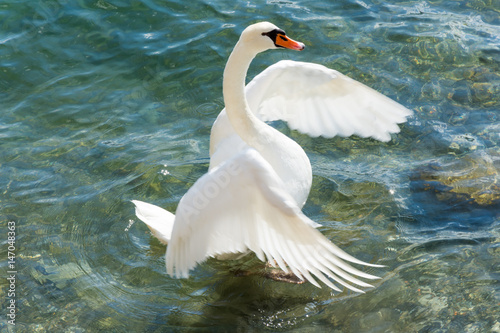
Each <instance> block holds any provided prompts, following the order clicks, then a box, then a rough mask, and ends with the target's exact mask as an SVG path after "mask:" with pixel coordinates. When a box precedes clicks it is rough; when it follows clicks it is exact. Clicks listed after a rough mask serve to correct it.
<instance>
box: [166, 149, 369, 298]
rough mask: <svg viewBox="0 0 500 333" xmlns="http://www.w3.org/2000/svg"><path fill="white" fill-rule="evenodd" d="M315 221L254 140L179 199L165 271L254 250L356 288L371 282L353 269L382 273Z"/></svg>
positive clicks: (182, 273) (302, 272)
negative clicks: (329, 236) (336, 241)
mask: <svg viewBox="0 0 500 333" xmlns="http://www.w3.org/2000/svg"><path fill="white" fill-rule="evenodd" d="M314 224H315V223H314V222H312V221H311V220H309V219H308V218H307V217H306V216H305V215H304V214H303V213H302V212H301V210H300V209H299V207H298V206H297V204H296V203H295V201H294V199H293V198H292V197H291V196H290V195H289V194H288V193H287V192H286V191H285V190H284V184H283V182H282V181H281V179H280V177H278V175H277V174H276V173H275V171H274V170H273V169H272V167H271V166H270V165H269V163H268V162H267V161H266V160H264V158H263V157H262V156H261V155H260V154H259V153H258V152H257V151H256V150H254V149H253V148H248V149H245V150H244V151H243V152H241V153H240V154H238V155H236V156H234V157H233V158H231V159H230V160H228V161H226V162H224V163H223V164H221V165H219V166H217V167H215V168H213V169H211V170H210V171H209V172H208V173H207V174H205V175H204V176H203V177H201V178H200V179H199V180H198V181H197V182H196V183H195V184H194V185H193V186H192V187H191V188H190V190H189V191H188V192H187V193H186V195H185V196H184V197H183V198H182V199H181V201H180V203H179V206H178V208H177V211H176V221H175V225H174V229H173V231H172V239H171V241H170V242H169V246H168V248H167V254H166V266H167V273H168V274H169V275H171V276H175V277H188V276H189V271H190V270H191V269H193V268H194V267H195V266H196V265H197V264H198V263H201V262H203V261H204V260H206V259H207V258H208V257H215V256H218V255H222V254H228V253H245V252H247V251H248V250H250V251H253V252H254V253H255V254H256V255H257V257H258V258H259V259H261V260H262V261H269V262H271V263H274V262H276V263H277V265H278V266H279V267H280V268H281V269H282V270H283V271H285V272H288V271H289V270H291V271H292V272H293V273H295V274H296V275H297V276H298V277H300V278H301V279H306V280H308V281H310V282H311V283H313V284H314V285H316V286H318V287H319V286H320V285H319V284H318V283H317V281H316V280H315V278H314V277H313V276H312V275H314V276H316V277H317V278H318V279H319V280H320V281H322V282H324V283H325V284H326V285H328V286H329V287H331V288H333V289H335V290H338V288H337V287H336V286H335V285H334V284H333V283H332V282H331V280H330V279H332V280H334V281H337V282H338V283H340V284H342V285H344V286H347V287H348V288H350V289H352V290H355V291H360V290H359V289H357V288H356V287H353V286H351V285H350V284H349V283H354V284H357V285H360V286H363V287H366V286H369V285H368V284H367V283H365V282H363V281H361V280H359V279H358V278H356V277H355V276H358V277H363V278H368V279H375V278H377V277H375V276H372V275H369V274H366V273H363V272H361V271H359V270H358V269H356V268H354V267H352V266H351V265H349V264H347V263H346V262H345V261H350V262H354V263H357V264H361V265H369V266H377V265H373V264H367V263H364V262H362V261H360V260H357V259H356V258H354V257H352V256H350V255H348V254H347V253H345V252H344V251H342V250H341V249H339V248H338V247H337V246H335V245H334V244H332V243H331V242H330V241H329V240H328V239H327V238H326V237H325V236H324V235H322V234H321V233H320V232H319V231H318V230H317V229H315V228H314V227H313V225H314ZM344 260H345V261H344ZM348 282H349V283H348Z"/></svg>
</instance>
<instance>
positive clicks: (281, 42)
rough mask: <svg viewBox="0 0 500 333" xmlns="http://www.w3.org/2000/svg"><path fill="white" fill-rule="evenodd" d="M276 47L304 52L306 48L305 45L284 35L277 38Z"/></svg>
mask: <svg viewBox="0 0 500 333" xmlns="http://www.w3.org/2000/svg"><path fill="white" fill-rule="evenodd" d="M276 45H278V46H281V47H284V48H287V49H291V50H297V51H302V50H303V49H304V47H305V45H304V44H302V43H301V42H297V41H294V40H293V39H291V38H288V37H287V36H286V35H283V34H278V35H277V36H276Z"/></svg>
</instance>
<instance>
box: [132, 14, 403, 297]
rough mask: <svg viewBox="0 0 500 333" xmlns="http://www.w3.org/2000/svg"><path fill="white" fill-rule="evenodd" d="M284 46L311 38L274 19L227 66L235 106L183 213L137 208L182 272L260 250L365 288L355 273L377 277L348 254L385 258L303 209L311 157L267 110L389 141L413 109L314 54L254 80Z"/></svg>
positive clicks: (254, 31)
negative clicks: (361, 250) (259, 59)
mask: <svg viewBox="0 0 500 333" xmlns="http://www.w3.org/2000/svg"><path fill="white" fill-rule="evenodd" d="M281 47H285V48H290V49H296V50H302V49H303V48H304V45H303V44H301V43H299V42H295V41H293V40H291V39H290V38H288V37H287V36H286V34H285V33H284V32H283V31H282V30H280V29H279V28H277V27H276V26H275V25H273V24H271V23H267V22H263V23H257V24H254V25H251V26H249V27H248V28H247V29H245V30H244V31H243V33H242V34H241V37H240V40H239V41H238V43H237V44H236V46H235V48H234V50H233V52H232V53H231V56H230V57H229V60H228V62H227V65H226V69H225V71H224V83H223V93H224V102H225V105H226V109H225V110H223V111H222V112H221V114H220V115H219V117H218V118H217V120H216V122H215V123H214V126H213V128H212V134H211V143H210V153H211V160H210V169H209V172H208V173H207V174H205V175H204V176H203V177H201V178H200V179H199V180H198V181H197V182H196V183H195V184H194V185H193V187H191V188H190V189H189V191H188V192H187V193H186V194H185V195H184V197H183V198H182V199H181V201H180V202H179V206H178V208H177V211H176V215H175V216H174V215H173V214H171V213H169V212H167V211H165V210H163V209H162V208H159V207H156V206H154V205H151V204H147V203H144V202H141V201H133V203H134V204H135V205H136V215H137V217H138V218H139V219H141V220H142V221H144V222H145V223H146V224H147V225H148V227H149V228H150V229H151V231H152V232H153V234H154V235H155V236H156V237H157V238H158V239H159V240H160V241H162V242H163V243H165V244H167V243H168V247H167V253H166V266H167V273H168V274H170V275H172V276H175V277H187V276H188V275H189V271H190V270H191V269H192V268H194V267H195V266H196V264H197V263H200V262H202V261H204V260H206V259H207V258H208V257H220V256H224V255H226V254H234V253H245V252H248V251H253V252H255V254H256V255H257V256H258V258H259V259H261V260H262V261H267V262H269V263H271V264H272V265H274V264H275V263H276V264H277V265H278V266H279V267H280V268H281V269H282V270H283V271H284V272H289V271H291V272H292V273H294V274H295V275H296V276H297V277H299V278H300V279H302V280H304V279H306V280H308V281H310V282H311V283H313V284H314V285H316V286H318V287H320V285H319V284H318V283H317V281H316V280H315V279H314V278H313V276H312V275H311V273H312V274H314V275H315V276H316V277H317V278H318V279H320V280H321V281H322V282H323V283H325V284H326V285H328V286H329V287H331V288H332V289H335V290H339V289H338V288H337V287H336V286H335V285H334V284H333V283H332V282H331V281H330V280H329V279H328V278H331V279H333V280H335V281H337V282H338V283H340V284H342V285H344V286H346V287H347V288H349V289H352V290H355V291H358V292H362V291H361V290H359V289H358V288H356V287H354V286H352V285H350V284H348V283H347V282H346V281H349V282H351V283H354V284H357V285H359V286H362V287H368V286H370V285H369V284H367V283H365V282H363V281H361V280H359V279H358V278H356V277H354V276H359V277H363V278H367V279H375V278H377V277H375V276H373V275H369V274H366V273H363V272H361V271H359V270H357V269H355V268H353V267H352V266H350V265H348V264H346V263H345V262H344V261H342V259H343V260H346V261H350V262H354V263H357V264H362V265H369V266H377V265H373V264H367V263H364V262H362V261H359V260H357V259H355V258H353V257H352V256H350V255H348V254H346V253H345V252H343V251H342V250H340V249H339V248H338V247H336V246H335V245H334V244H332V243H331V242H330V241H329V240H328V239H327V238H325V237H324V236H323V235H322V234H321V233H320V232H319V231H317V230H316V229H315V227H316V226H318V225H317V224H316V223H315V222H313V221H311V220H310V219H308V218H307V217H306V216H305V215H304V214H303V213H302V212H301V210H300V208H301V207H302V206H303V204H304V203H305V201H306V199H307V195H308V193H309V190H310V187H311V180H312V171H311V165H310V162H309V159H308V158H307V155H306V154H305V152H304V151H303V149H302V148H301V147H300V146H299V145H298V144H297V143H296V142H294V141H293V140H291V139H290V138H288V137H286V136H285V135H283V134H282V133H280V132H278V131H277V130H275V129H274V128H272V127H270V126H268V125H267V124H265V123H264V122H263V121H262V120H261V119H263V120H274V119H283V120H285V121H287V122H288V123H289V125H290V126H291V127H292V128H294V129H298V130H300V131H303V132H305V133H308V134H311V135H323V136H334V135H344V136H347V135H352V134H357V135H360V136H371V137H374V138H376V139H379V140H384V141H387V140H389V139H390V133H396V132H398V131H399V128H398V126H397V123H401V122H404V121H405V120H406V117H407V116H409V115H410V114H411V113H410V112H409V111H408V110H407V109H405V108H404V107H402V106H401V105H399V104H397V103H396V102H394V101H392V100H390V99H388V98H387V97H385V96H383V95H381V94H379V93H377V92H375V91H373V90H372V89H370V88H368V87H366V86H364V85H362V84H360V83H358V82H356V81H354V80H351V79H349V78H347V77H345V76H343V75H342V74H340V73H338V72H336V71H332V70H330V69H327V68H325V67H323V66H320V65H315V64H309V63H299V62H291V61H285V62H279V63H278V64H276V65H273V66H271V67H270V68H268V69H267V70H265V71H264V72H263V73H261V74H260V75H259V76H257V77H256V78H255V79H254V80H253V81H252V82H251V83H250V84H249V85H248V86H247V88H246V90H245V77H246V73H247V70H248V67H249V65H250V63H251V61H252V59H253V58H254V57H255V56H256V55H257V54H258V53H259V52H262V51H265V50H268V49H277V48H281ZM247 98H248V101H247ZM303 111H305V112H306V113H307V114H306V115H305V116H304V115H303V114H302V113H301V112H303ZM259 118H260V119H259Z"/></svg>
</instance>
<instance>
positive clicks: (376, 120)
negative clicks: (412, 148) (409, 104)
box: [246, 60, 412, 141]
mask: <svg viewBox="0 0 500 333" xmlns="http://www.w3.org/2000/svg"><path fill="white" fill-rule="evenodd" d="M246 95H247V99H248V104H249V106H250V109H251V110H252V112H254V113H255V114H256V115H257V116H258V117H259V118H260V119H261V120H263V121H275V120H283V121H285V122H287V123H288V125H289V126H290V128H292V129H295V130H298V131H299V132H302V133H305V134H308V135H310V136H313V137H316V136H323V137H327V138H331V137H334V136H337V135H338V136H344V137H347V136H351V135H358V136H360V137H372V138H374V139H377V140H380V141H389V140H390V138H391V136H390V134H391V133H398V132H399V126H398V125H397V124H400V123H404V122H405V121H406V118H407V117H409V116H411V115H412V112H411V111H410V110H408V109H407V108H405V107H404V106H402V105H400V104H399V103H397V102H395V101H394V100H392V99H390V98H388V97H386V96H385V95H383V94H381V93H379V92H377V91H375V90H373V89H372V88H369V87H368V86H366V85H364V84H362V83H360V82H358V81H356V80H353V79H351V78H349V77H347V76H345V75H343V74H342V73H340V72H338V71H336V70H333V69H329V68H327V67H325V66H322V65H319V64H313V63H307V62H298V61H292V60H282V61H280V62H278V63H276V64H274V65H272V66H270V67H268V68H267V69H265V70H264V71H263V72H262V73H260V74H259V75H257V76H256V77H255V78H254V79H253V80H252V81H251V82H250V83H249V84H248V85H247V86H246Z"/></svg>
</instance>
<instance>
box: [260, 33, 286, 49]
mask: <svg viewBox="0 0 500 333" xmlns="http://www.w3.org/2000/svg"><path fill="white" fill-rule="evenodd" d="M262 36H267V37H269V38H271V40H272V41H273V43H274V44H276V38H278V36H280V37H281V38H283V36H286V33H285V32H284V31H283V30H281V29H274V30H271V31H269V32H263V33H262ZM276 46H278V47H281V46H279V45H276Z"/></svg>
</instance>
